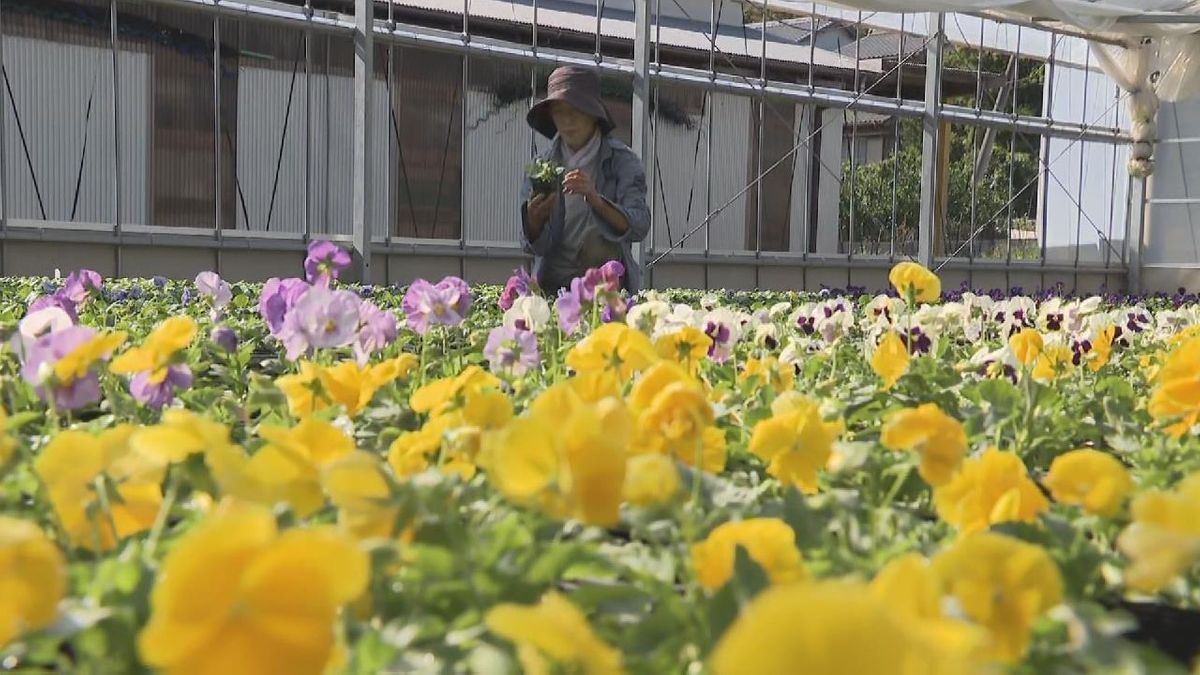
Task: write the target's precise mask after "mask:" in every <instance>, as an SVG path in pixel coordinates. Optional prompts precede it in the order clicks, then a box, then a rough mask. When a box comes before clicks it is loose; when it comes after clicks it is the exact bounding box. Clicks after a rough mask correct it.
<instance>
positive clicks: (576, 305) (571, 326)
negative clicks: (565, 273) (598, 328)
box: [554, 277, 586, 335]
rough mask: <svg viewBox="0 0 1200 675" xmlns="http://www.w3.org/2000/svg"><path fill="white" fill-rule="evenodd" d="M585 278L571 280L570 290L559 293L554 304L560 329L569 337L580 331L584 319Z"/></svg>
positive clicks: (566, 289)
mask: <svg viewBox="0 0 1200 675" xmlns="http://www.w3.org/2000/svg"><path fill="white" fill-rule="evenodd" d="M583 285H584V284H583V278H582V277H576V278H574V279H572V280H571V286H570V288H564V289H562V290H560V291H559V292H558V300H556V301H555V302H554V310H555V311H556V312H558V327H559V328H561V329H562V331H563V332H564V333H566V334H568V335H570V334H571V333H574V332H575V331H576V330H578V329H579V324H580V323H581V320H582V319H583V304H584V302H586V300H585V298H584V289H583Z"/></svg>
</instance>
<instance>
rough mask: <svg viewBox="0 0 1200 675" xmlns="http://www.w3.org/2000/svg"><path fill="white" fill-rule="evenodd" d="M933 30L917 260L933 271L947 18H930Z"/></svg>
mask: <svg viewBox="0 0 1200 675" xmlns="http://www.w3.org/2000/svg"><path fill="white" fill-rule="evenodd" d="M929 27H930V28H931V29H933V30H934V31H936V32H935V34H934V35H933V36H932V38H931V39H930V40H929V46H928V48H927V49H928V51H927V53H926V56H925V114H924V115H922V117H921V121H922V127H923V129H922V139H921V211H920V219H919V221H918V224H917V259H918V261H919V262H920V263H921V264H922V265H925V266H926V267H930V268H932V267H933V232H934V222H935V221H936V219H937V218H938V217H939V214H938V212H937V207H938V193H939V190H938V185H940V184H941V181H943V180H945V178H946V177H945V176H942V175H940V174H941V171H940V170H939V168H938V155H939V153H938V150H939V148H940V147H941V142H942V138H941V119H940V118H941V108H942V48H943V47H944V46H945V43H946V16H945V15H944V14H942V13H940V12H939V13H933V14H930V15H929Z"/></svg>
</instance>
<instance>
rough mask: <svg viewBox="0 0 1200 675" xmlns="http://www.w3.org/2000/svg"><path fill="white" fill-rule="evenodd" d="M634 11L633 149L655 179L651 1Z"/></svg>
mask: <svg viewBox="0 0 1200 675" xmlns="http://www.w3.org/2000/svg"><path fill="white" fill-rule="evenodd" d="M633 4H634V13H633V24H634V25H633V149H634V151H635V152H637V154H638V157H641V158H642V167H643V168H644V170H645V173H646V176H647V180H649V181H650V182H651V184H653V181H654V154H653V153H652V152H651V149H650V136H651V134H652V133H653V131H652V129H651V122H650V107H651V106H650V2H649V0H643V1H642V2H634V3H633ZM650 230H651V231H652V232H653V231H654V206H653V202H651V208H650ZM633 260H634V262H635V263H637V264H638V265H641V264H642V244H641V243H640V242H639V243H637V244H634V246H633Z"/></svg>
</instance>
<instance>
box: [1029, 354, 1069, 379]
mask: <svg viewBox="0 0 1200 675" xmlns="http://www.w3.org/2000/svg"><path fill="white" fill-rule="evenodd" d="M1073 357H1074V354H1072V353H1071V350H1070V349H1069V348H1068V347H1067V346H1066V345H1063V344H1051V345H1046V346H1045V348H1044V349H1042V352H1041V353H1040V354H1038V355H1037V359H1036V360H1035V361H1034V364H1033V373H1032V375H1033V379H1034V380H1035V381H1037V382H1040V383H1042V384H1047V383H1050V382H1053V381H1054V380H1056V379H1057V378H1058V377H1059V376H1060V375H1062V374H1063V373H1065V372H1067V371H1069V370H1071V369H1072V368H1073V367H1074V365H1075V364H1074V363H1073V361H1072V358H1073Z"/></svg>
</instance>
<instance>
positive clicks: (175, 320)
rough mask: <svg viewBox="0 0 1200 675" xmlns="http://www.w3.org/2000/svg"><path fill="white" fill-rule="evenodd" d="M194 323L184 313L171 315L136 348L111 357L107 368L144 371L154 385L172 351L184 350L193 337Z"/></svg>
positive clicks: (163, 374) (122, 372) (164, 373)
mask: <svg viewBox="0 0 1200 675" xmlns="http://www.w3.org/2000/svg"><path fill="white" fill-rule="evenodd" d="M196 330H197V328H196V322H195V320H193V319H192V318H191V317H188V316H173V317H171V318H169V319H167V320H166V321H163V322H162V323H160V324H158V325H157V326H155V328H154V330H153V331H152V332H151V333H150V335H148V336H147V337H146V339H145V340H143V341H142V344H141V345H140V346H138V347H133V348H132V349H130V350H129V351H127V352H125V353H124V354H121V355H120V356H118V357H117V358H115V359H113V361H112V363H111V364H109V367H108V369H109V370H110V371H112V372H113V373H116V374H118V375H132V374H133V373H139V372H142V371H147V372H149V373H150V383H151V384H158V383H159V382H162V381H163V379H164V378H166V376H167V366H169V365H171V363H172V361H173V360H174V358H175V354H176V353H177V352H179V351H182V350H183V349H186V348H187V346H188V345H189V344H191V343H192V340H193V339H194V338H195V337H196Z"/></svg>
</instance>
